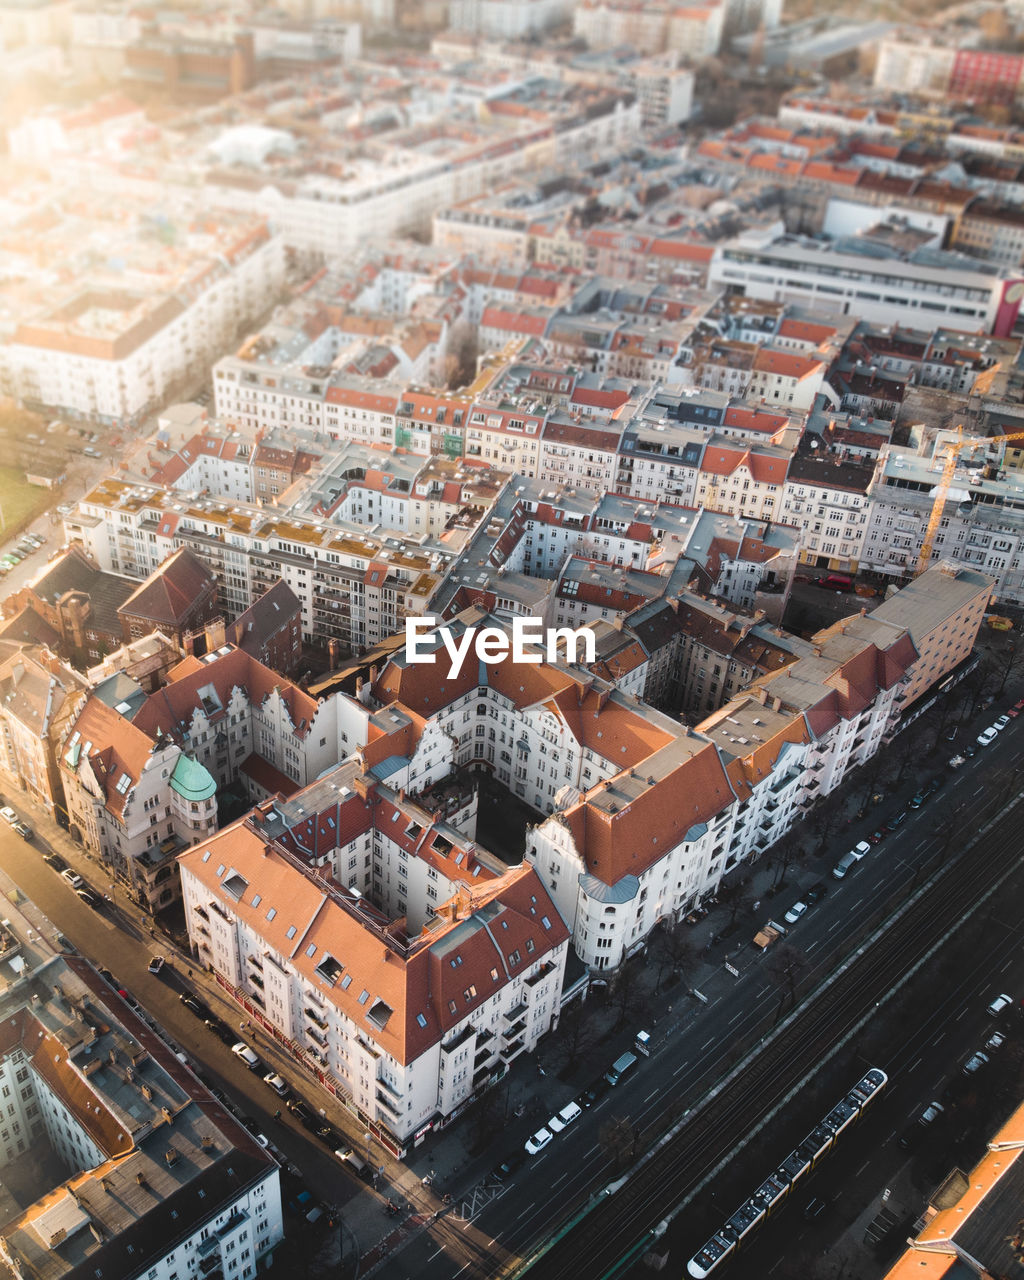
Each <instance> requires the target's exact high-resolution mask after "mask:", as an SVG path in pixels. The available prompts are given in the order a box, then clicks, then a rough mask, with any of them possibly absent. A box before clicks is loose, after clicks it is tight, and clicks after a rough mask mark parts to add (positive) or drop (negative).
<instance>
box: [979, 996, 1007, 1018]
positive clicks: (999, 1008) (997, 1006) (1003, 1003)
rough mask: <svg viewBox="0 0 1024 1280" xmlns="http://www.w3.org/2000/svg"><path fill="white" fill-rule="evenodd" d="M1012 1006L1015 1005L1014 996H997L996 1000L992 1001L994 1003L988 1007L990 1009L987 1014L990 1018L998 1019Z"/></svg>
mask: <svg viewBox="0 0 1024 1280" xmlns="http://www.w3.org/2000/svg"><path fill="white" fill-rule="evenodd" d="M1012 1004H1013V996H1008V995H1005V994H1004V995H1001V996H996V998H995V999H994V1000H993V1001H992V1003H991V1004H990V1005H988V1007H987V1008H986V1009H985V1012H986V1013H987V1014H988V1016H989V1017H990V1018H998V1017H999V1015H1000V1014H1001V1013H1005V1012H1006V1010H1007V1009H1009V1007H1010V1005H1012Z"/></svg>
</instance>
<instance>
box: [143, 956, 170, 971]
mask: <svg viewBox="0 0 1024 1280" xmlns="http://www.w3.org/2000/svg"><path fill="white" fill-rule="evenodd" d="M165 963H166V961H165V960H164V958H163V956H152V957H151V958H150V961H149V964H148V965H146V969H147V971H148V972H149V973H152V974H153V975H154V976H155V975H156V974H158V973H159V972H160V970H161V969H162V968H163V967H164V964H165Z"/></svg>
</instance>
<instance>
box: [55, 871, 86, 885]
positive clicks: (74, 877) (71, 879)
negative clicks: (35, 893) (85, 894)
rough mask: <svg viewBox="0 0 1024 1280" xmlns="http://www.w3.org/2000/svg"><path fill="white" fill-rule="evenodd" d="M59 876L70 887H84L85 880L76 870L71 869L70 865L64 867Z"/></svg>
mask: <svg viewBox="0 0 1024 1280" xmlns="http://www.w3.org/2000/svg"><path fill="white" fill-rule="evenodd" d="M60 878H61V879H62V880H66V881H67V883H68V884H69V885H70V886H71V887H72V889H84V888H85V881H84V880H83V879H82V877H81V876H80V875H79V874H78V872H77V871H72V870H71V868H70V867H65V868H64V870H63V871H62V872H61V873H60Z"/></svg>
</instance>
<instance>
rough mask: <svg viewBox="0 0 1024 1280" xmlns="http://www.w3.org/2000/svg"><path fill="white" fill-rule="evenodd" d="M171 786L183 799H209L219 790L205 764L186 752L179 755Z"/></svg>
mask: <svg viewBox="0 0 1024 1280" xmlns="http://www.w3.org/2000/svg"><path fill="white" fill-rule="evenodd" d="M171 786H172V787H173V788H174V790H175V791H177V793H178V795H179V796H181V797H182V799H183V800H209V798H210V797H211V796H212V795H215V794H216V792H217V784H216V782H214V780H213V778H211V777H210V774H209V772H208V771H207V770H206V769H205V768H204V766H203V765H201V764H200V763H199V761H198V760H193V759H192V757H191V756H186V755H184V754H183V755H180V756H178V763H177V764H176V765H175V766H174V772H173V773H172V774H171Z"/></svg>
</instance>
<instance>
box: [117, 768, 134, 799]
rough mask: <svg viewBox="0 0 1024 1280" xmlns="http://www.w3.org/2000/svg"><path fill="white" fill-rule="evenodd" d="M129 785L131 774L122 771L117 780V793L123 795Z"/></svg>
mask: <svg viewBox="0 0 1024 1280" xmlns="http://www.w3.org/2000/svg"><path fill="white" fill-rule="evenodd" d="M131 785H132V775H131V774H130V773H122V774H121V776H120V778H118V780H117V790H118V793H119V794H120V795H122V796H123V795H124V793H125V792H126V791H127V790H128V788H129V787H130V786H131Z"/></svg>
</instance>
